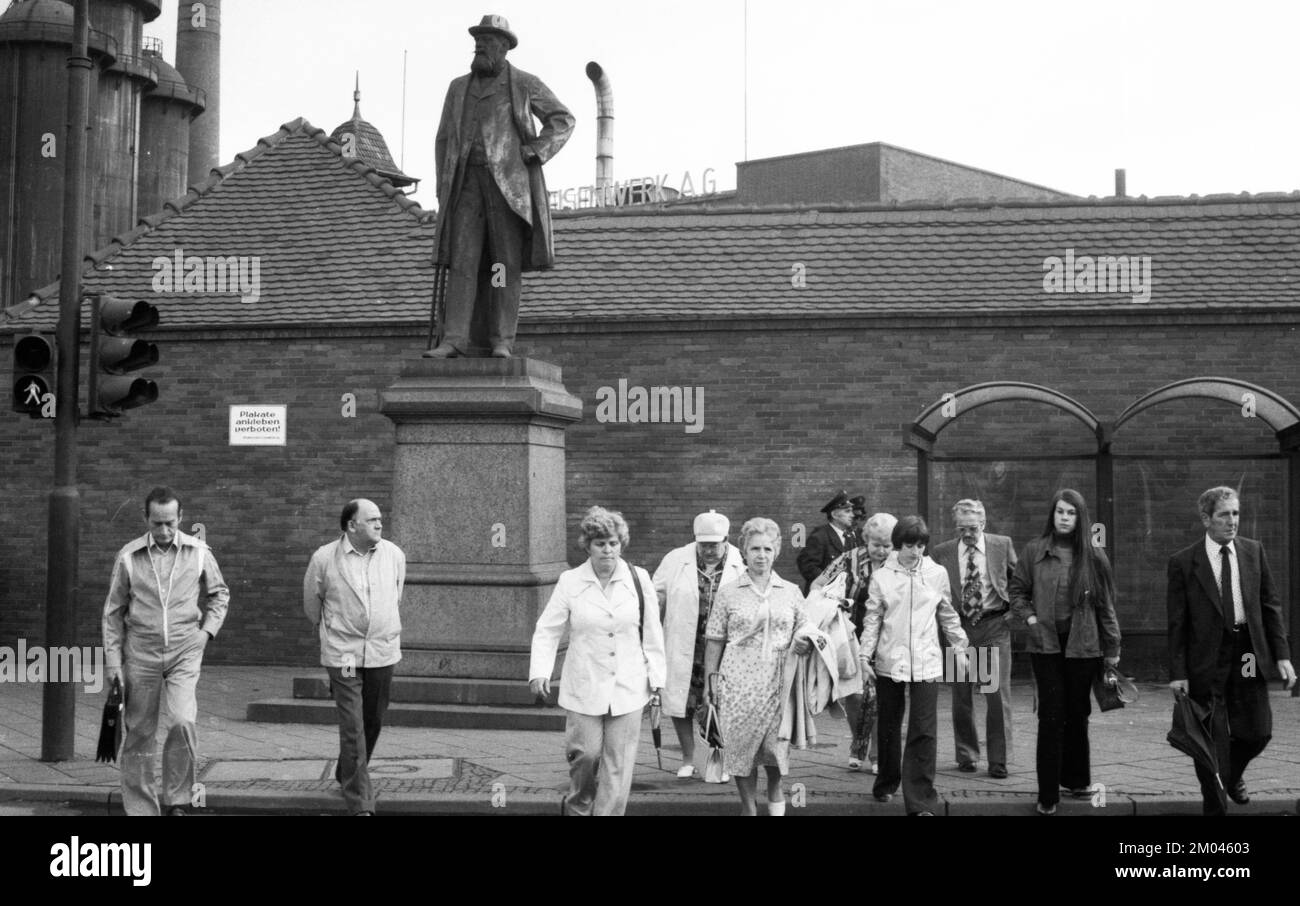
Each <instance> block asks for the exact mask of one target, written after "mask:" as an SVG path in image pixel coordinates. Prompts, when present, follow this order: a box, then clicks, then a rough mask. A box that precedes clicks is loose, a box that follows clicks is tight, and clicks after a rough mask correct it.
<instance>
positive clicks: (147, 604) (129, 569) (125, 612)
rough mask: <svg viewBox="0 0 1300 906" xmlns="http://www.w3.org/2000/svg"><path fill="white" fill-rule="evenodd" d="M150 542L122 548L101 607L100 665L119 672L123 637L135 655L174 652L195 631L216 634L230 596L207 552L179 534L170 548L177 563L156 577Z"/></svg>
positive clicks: (137, 541)
mask: <svg viewBox="0 0 1300 906" xmlns="http://www.w3.org/2000/svg"><path fill="white" fill-rule="evenodd" d="M149 540H150V536H149V534H147V533H146V534H145V535H144V536H143V537H141V538H136V539H135V540H134V541H132V542H131V543H129V544H127V545H126V546H125V547H123V548H122V549H121V550H120V551H118V553H117V557H116V558H115V559H114V561H113V578H112V581H111V582H110V584H109V588H108V598H107V599H106V600H105V601H104V617H103V630H104V663H105V666H107V667H120V666H122V645H123V642H124V641H125V640H126V638H127V637H128V636H130V638H131V645H132V648H133V649H134V650H136V651H143V650H156V651H159V652H161V651H163V650H165V649H167V648H176V647H178V646H180V645H184V644H186V643H187V642H188V641H189V640H190V639H191V638H192V637H193V635H194V633H195V632H198V631H199V630H204V631H206V632H207V633H209V634H210V635H212V636H214V637H215V636H216V634H217V633H218V632H219V631H220V630H221V624H222V623H223V622H225V619H226V608H227V606H228V605H229V604H230V590H229V589H228V588H226V581H225V579H223V578H222V577H221V570H220V568H219V567H218V566H217V561H216V559H215V558H214V557H213V556H212V551H211V549H210V548H209V547H208V546H207V545H206V544H204V543H203V542H202V541H200V540H199V539H198V538H195V537H194V536H193V535H187V534H185V533H184V532H177V533H176V538H175V540H174V542H173V544H174V545H175V547H176V557H175V560H174V561H173V563H172V565H171V567H170V568H167V569H166V570H165V573H164V572H160V571H159V569H158V566H157V563H156V562H155V561H154V559H152V552H151V549H150V544H149Z"/></svg>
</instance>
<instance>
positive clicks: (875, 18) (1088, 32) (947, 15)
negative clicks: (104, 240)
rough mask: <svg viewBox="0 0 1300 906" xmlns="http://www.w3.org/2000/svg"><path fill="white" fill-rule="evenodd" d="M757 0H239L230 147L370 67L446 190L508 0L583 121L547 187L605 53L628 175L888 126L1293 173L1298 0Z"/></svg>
mask: <svg viewBox="0 0 1300 906" xmlns="http://www.w3.org/2000/svg"><path fill="white" fill-rule="evenodd" d="M181 2H182V3H184V5H185V6H186V8H187V9H188V7H189V2H188V0H181ZM745 10H746V4H745V2H744V0H690V2H685V0H659V2H656V3H626V2H610V0H597V2H586V0H552V2H537V0H530V2H528V3H516V4H508V3H507V4H501V5H497V6H495V7H485V6H484V4H483V2H482V0H477V2H474V3H464V2H459V0H436V2H431V0H368V2H364V3H356V2H344V0H225V3H224V6H223V11H222V18H223V23H222V62H223V68H222V86H221V92H222V108H221V116H222V119H221V159H222V162H223V163H227V162H229V161H230V160H232V159H233V157H234V155H235V154H236V153H238V152H240V151H242V150H245V149H247V148H249V147H252V146H253V145H254V144H256V142H257V139H258V138H259V137H261V136H264V135H267V134H269V133H271V132H274V131H275V130H276V129H277V128H278V127H279V126H280V124H282V123H284V122H287V121H288V120H291V119H293V118H295V117H298V116H303V117H306V118H307V119H308V120H309V121H310V122H311V123H313V124H314V125H316V126H319V127H321V128H323V129H325V130H327V131H329V130H332V129H333V128H334V127H335V126H337V125H338V124H339V123H340V122H342V121H343V120H345V119H347V118H349V117H350V116H351V113H352V84H353V73H354V72H355V71H356V70H360V72H361V90H362V101H361V111H362V115H363V116H364V117H365V118H366V119H367V120H369V121H370V122H371V123H373V124H374V125H375V126H376V127H378V128H379V130H380V131H381V132H382V133H383V134H384V136H385V138H386V139H387V140H388V144H389V147H390V148H391V150H392V153H393V157H394V159H395V160H399V162H402V163H403V169H404V170H405V171H406V172H407V173H409V174H410V175H412V176H416V177H419V178H421V179H423V180H426V182H425V183H423V184H422V185H421V188H420V191H419V192H418V193H417V194H416V196H415V198H416V199H417V200H419V201H420V202H421V203H422V204H424V205H425V206H426V207H433V202H432V195H433V191H434V186H433V182H434V180H433V177H434V165H433V141H434V133H435V131H436V130H437V120H438V116H439V114H440V113H441V109H442V101H443V97H444V94H445V92H446V88H447V83H448V82H449V81H450V80H451V79H453V78H455V77H456V76H459V75H461V74H462V73H464V72H466V71H468V67H469V60H470V57H471V56H472V47H473V45H472V40H473V39H472V38H471V37H470V36H469V34H468V33H467V32H466V29H467V28H468V27H469V26H471V25H475V24H477V23H478V21H479V19H480V18H481V17H482V16H483V14H485V13H488V12H494V13H498V14H501V15H504V16H506V17H507V18H508V19H509V20H510V23H511V26H512V28H513V29H514V31H515V32H516V33H517V34H518V36H519V47H518V48H517V49H516V50H514V51H512V52H511V53H510V57H509V59H510V62H512V63H513V64H515V65H516V66H518V67H520V68H521V69H524V70H526V71H528V72H531V73H533V74H534V75H537V76H539V77H540V78H541V79H542V80H543V81H544V82H545V83H546V84H547V85H548V86H550V88H551V90H552V91H554V92H555V94H556V95H557V96H558V97H559V98H560V99H561V100H562V101H563V102H564V103H565V104H566V105H568V106H569V108H570V109H571V110H572V111H573V112H574V114H575V116H576V117H577V119H578V126H577V128H576V129H575V131H574V134H573V137H572V138H571V140H570V141H569V144H568V145H567V146H566V147H565V148H564V150H563V151H562V152H561V153H560V155H559V156H558V157H557V158H556V159H555V160H554V161H553V162H552V163H550V164H548V165H547V181H548V183H549V185H550V188H552V189H562V188H565V187H569V186H574V187H576V186H582V185H588V184H590V183H592V182H593V180H594V175H595V142H596V136H595V92H594V90H593V88H592V85H591V82H590V81H589V80H588V79H587V78H586V75H585V73H584V68H585V66H586V64H587V62H588V61H589V60H595V61H597V62H599V63H600V64H601V65H602V66H604V67H605V69H606V71H607V72H608V73H609V75H610V79H611V81H612V85H613V91H614V104H615V142H614V174H615V178H616V179H619V180H623V179H630V178H634V177H639V176H647V175H651V174H657V175H659V176H662V175H663V174H669V179H668V181H667V183H666V184H667V185H669V186H673V187H676V186H677V185H678V184H679V183H680V182H681V180H682V175H683V174H684V173H686V172H689V173H690V174H691V178H692V181H693V182H695V183H696V185H697V186H698V184H699V181H700V174H701V173H702V172H703V171H704V170H705V169H706V168H713V170H714V171H715V174H716V179H717V187H718V188H719V189H724V188H733V187H734V186H735V163H736V162H737V161H740V160H744V159H746V158H747V157H748V158H749V159H754V158H762V157H772V156H776V155H781V154H791V153H795V152H801V151H810V150H816V149H819V148H834V147H839V146H842V145H852V144H858V143H862V142H872V141H883V142H888V143H891V144H894V145H900V146H902V147H904V148H909V149H912V150H915V151H921V152H924V153H926V154H931V155H934V156H937V157H942V158H946V159H949V160H953V161H957V162H959V163H963V164H968V165H971V166H976V167H982V168H984V169H987V170H992V171H994V172H997V173H1002V174H1005V175H1008V176H1014V177H1017V178H1020V179H1025V180H1028V181H1030V182H1035V183H1039V184H1042V185H1046V186H1050V187H1052V188H1055V189H1061V190H1063V191H1067V192H1073V193H1077V194H1081V195H1092V194H1096V195H1109V194H1111V193H1112V191H1113V187H1114V170H1115V168H1116V167H1124V168H1126V169H1127V170H1128V191H1129V194H1131V195H1141V194H1145V195H1151V196H1155V195H1190V194H1201V195H1205V194H1211V193H1217V192H1241V191H1250V192H1272V191H1292V190H1294V189H1297V188H1300V178H1298V177H1297V169H1298V167H1300V147H1298V142H1297V135H1298V134H1300V109H1298V108H1300V103H1298V102H1297V92H1296V85H1297V82H1300V73H1297V71H1296V67H1295V64H1294V56H1295V55H1294V52H1293V50H1292V49H1291V47H1290V44H1289V43H1288V42H1289V41H1290V40H1291V39H1292V38H1294V36H1295V35H1296V34H1297V33H1300V4H1295V3H1291V2H1283V0H1234V2H1232V3H1223V2H1221V0H1220V2H1215V3H1210V2H1202V0H1192V2H1152V0H1125V2H1116V0H1091V2H1088V3H1077V2H1075V3H1068V4H1065V3H1060V4H1058V3H1044V2H1042V0H1038V2H1011V0H980V2H957V0H944V2H914V0H909V2H902V0H898V2H870V0H852V2H830V0H799V2H784V0H749V2H748V17H747V18H748V28H747V29H746V25H745V23H746V13H745ZM176 11H177V2H176V0H166V2H165V3H164V11H163V15H162V16H161V17H160V18H159V19H157V20H156V21H155V22H153V23H152V24H150V25H147V26H146V27H145V32H146V34H150V35H155V36H158V37H160V38H162V39H163V40H164V42H165V48H166V49H165V56H166V58H167V59H168V60H173V61H174V53H175V44H176V40H175V39H176ZM746 34H747V35H748V38H747V39H746ZM746 47H748V66H746V64H745V58H746ZM404 51H405V52H406V53H407V65H406V117H405V122H406V129H405V159H404V161H402V131H403V130H402V121H403V117H402V79H403V52H404ZM746 72H748V79H746V78H745V75H746ZM746 82H748V130H746V128H745V109H746V103H745V96H746ZM746 132H748V137H747V138H746ZM191 178H192V179H194V178H195V177H194V175H193V174H192V175H191Z"/></svg>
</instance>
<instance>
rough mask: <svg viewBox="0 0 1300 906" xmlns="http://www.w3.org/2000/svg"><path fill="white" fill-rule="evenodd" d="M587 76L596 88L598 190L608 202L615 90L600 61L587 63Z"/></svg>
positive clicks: (610, 181)
mask: <svg viewBox="0 0 1300 906" xmlns="http://www.w3.org/2000/svg"><path fill="white" fill-rule="evenodd" d="M587 78H589V79H591V82H592V85H593V86H595V88H596V192H597V194H598V195H599V197H600V203H601V204H607V203H608V199H607V197H606V196H607V195H608V194H609V191H610V190H611V189H612V188H613V185H614V90H613V89H612V88H611V87H610V84H609V76H608V75H607V74H606V73H605V70H604V69H602V68H601V66H600V64H599V63H596V62H591V63H588V64H587Z"/></svg>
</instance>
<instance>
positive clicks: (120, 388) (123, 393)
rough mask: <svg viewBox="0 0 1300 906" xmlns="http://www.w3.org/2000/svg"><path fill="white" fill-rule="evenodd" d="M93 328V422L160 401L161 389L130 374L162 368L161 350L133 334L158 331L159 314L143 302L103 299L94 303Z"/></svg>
mask: <svg viewBox="0 0 1300 906" xmlns="http://www.w3.org/2000/svg"><path fill="white" fill-rule="evenodd" d="M93 303H94V309H93V311H92V314H91V322H90V323H91V328H90V386H89V396H88V398H87V399H88V402H87V409H88V410H89V415H90V416H91V417H92V418H113V417H116V416H119V415H121V414H122V413H123V412H124V411H125V410H127V409H135V408H137V407H139V406H145V405H148V404H149V403H152V402H155V401H156V400H157V399H158V385H157V384H156V383H154V382H153V381H151V380H149V379H148V378H145V377H131V376H130V375H129V374H128V372H131V371H137V370H139V369H141V368H147V367H148V366H150V365H156V364H158V347H157V346H155V345H154V344H153V343H149V342H147V341H145V340H141V339H138V338H136V337H134V336H132V334H134V333H136V332H139V331H144V330H151V329H153V328H154V327H157V326H158V309H156V308H155V307H154V306H152V305H150V304H149V303H148V302H145V301H144V300H143V299H119V298H117V297H116V296H109V295H100V296H96V297H94V299H93Z"/></svg>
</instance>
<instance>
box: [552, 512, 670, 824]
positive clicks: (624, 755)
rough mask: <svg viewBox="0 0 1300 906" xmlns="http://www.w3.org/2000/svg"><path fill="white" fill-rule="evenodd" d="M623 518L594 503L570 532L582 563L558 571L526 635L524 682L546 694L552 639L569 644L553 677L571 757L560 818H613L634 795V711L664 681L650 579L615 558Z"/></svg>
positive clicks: (623, 539) (637, 722)
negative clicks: (528, 647)
mask: <svg viewBox="0 0 1300 906" xmlns="http://www.w3.org/2000/svg"><path fill="white" fill-rule="evenodd" d="M627 543H628V532H627V523H626V522H624V521H623V517H622V516H621V515H620V514H619V513H616V512H612V511H610V510H605V509H602V508H601V507H598V506H594V507H592V508H591V509H590V510H588V511H587V515H585V516H584V517H583V518H582V523H581V524H580V525H579V528H578V546H579V547H580V548H581V549H582V550H583V552H584V553H586V554H587V562H586V563H584V564H582V565H581V566H579V567H578V568H577V569H569V570H565V571H564V572H563V573H561V574H560V579H559V581H558V582H556V583H555V590H554V591H553V592H552V593H551V600H550V601H549V602H547V605H546V609H545V610H544V611H542V615H541V617H540V618H539V619H538V620H537V628H536V629H535V630H534V631H533V646H532V658H531V661H530V663H529V667H528V676H529V681H528V684H529V686H530V687H531V688H532V690H533V694H534V695H539V696H545V695H549V694H550V691H551V673H552V671H553V670H554V669H555V655H556V651H557V650H558V648H559V645H560V640H561V639H562V638H563V637H564V635H565V633H566V632H567V633H568V637H569V649H568V653H567V654H566V655H565V658H564V669H563V671H562V672H561V673H560V699H559V702H560V707H561V708H564V709H565V710H566V711H568V712H569V713H568V718H567V720H566V722H565V728H564V749H565V757H566V758H567V759H568V762H569V792H568V793H567V794H566V795H565V797H564V802H563V805H562V808H563V810H564V814H566V815H621V814H623V812H624V810H625V809H626V808H627V797H628V794H629V793H631V791H632V774H633V771H634V770H635V768H636V752H637V746H638V744H639V743H640V740H641V711H642V709H643V708H644V707H645V705H646V703H647V702H648V701H649V700H650V696H651V695H658V694H659V692H660V690H661V688H662V687H663V684H664V672H665V667H664V636H663V628H662V626H661V624H660V622H659V608H658V607H657V606H656V604H657V601H656V599H655V596H654V585H653V584H652V583H651V581H650V576H649V574H648V573H647V572H646V571H645V570H644V569H641V567H639V566H636V567H633V566H629V565H628V564H627V563H625V562H624V561H623V559H622V557H620V556H619V555H620V553H621V552H622V551H623V549H624V548H626V547H627Z"/></svg>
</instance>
